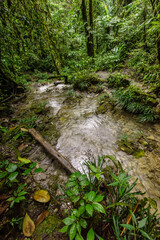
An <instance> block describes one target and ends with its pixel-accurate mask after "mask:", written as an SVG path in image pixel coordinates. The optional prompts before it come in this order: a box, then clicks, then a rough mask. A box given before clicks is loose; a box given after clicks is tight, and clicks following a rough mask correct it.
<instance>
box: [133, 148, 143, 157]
mask: <svg viewBox="0 0 160 240" xmlns="http://www.w3.org/2000/svg"><path fill="white" fill-rule="evenodd" d="M134 156H135V157H136V158H141V157H144V156H145V151H144V150H141V149H139V150H138V151H137V152H136V153H135V154H134Z"/></svg>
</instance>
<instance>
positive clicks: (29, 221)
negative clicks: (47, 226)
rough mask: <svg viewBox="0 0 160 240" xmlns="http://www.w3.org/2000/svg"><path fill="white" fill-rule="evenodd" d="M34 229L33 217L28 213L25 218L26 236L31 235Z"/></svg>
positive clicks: (24, 232) (24, 228)
mask: <svg viewBox="0 0 160 240" xmlns="http://www.w3.org/2000/svg"><path fill="white" fill-rule="evenodd" d="M34 230H35V224H34V222H33V221H32V219H31V218H30V216H29V215H28V213H26V215H25V217H24V220H23V234H24V235H25V236H26V237H31V236H32V234H33V232H34Z"/></svg>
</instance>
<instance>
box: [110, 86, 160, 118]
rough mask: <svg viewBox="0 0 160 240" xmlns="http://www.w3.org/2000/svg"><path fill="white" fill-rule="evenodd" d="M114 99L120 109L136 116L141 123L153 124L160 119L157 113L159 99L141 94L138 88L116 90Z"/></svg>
mask: <svg viewBox="0 0 160 240" xmlns="http://www.w3.org/2000/svg"><path fill="white" fill-rule="evenodd" d="M113 99H114V101H115V103H116V104H117V105H118V106H119V107H120V108H122V109H124V110H127V111H128V112H130V113H133V114H136V115H137V116H138V119H139V120H140V121H141V122H153V121H155V120H156V119H157V118H158V116H157V114H156V112H155V107H156V105H157V104H158V102H157V99H156V98H155V97H154V96H151V95H149V94H147V93H144V92H141V91H140V90H139V88H137V87H133V86H129V87H128V88H126V89H124V88H119V89H116V90H115V91H114V93H113Z"/></svg>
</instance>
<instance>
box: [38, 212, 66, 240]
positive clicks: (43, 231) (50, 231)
mask: <svg viewBox="0 0 160 240" xmlns="http://www.w3.org/2000/svg"><path fill="white" fill-rule="evenodd" d="M61 227H62V220H61V219H60V218H59V217H58V216H56V215H50V216H48V217H47V218H46V219H45V220H44V221H43V222H42V223H41V224H40V225H39V226H38V227H37V228H36V230H35V232H34V239H36V240H42V239H44V237H45V236H46V235H49V236H50V237H53V235H54V233H55V232H58V231H59V230H60V228H61ZM47 239H48V238H47ZM52 239H53V238H52Z"/></svg>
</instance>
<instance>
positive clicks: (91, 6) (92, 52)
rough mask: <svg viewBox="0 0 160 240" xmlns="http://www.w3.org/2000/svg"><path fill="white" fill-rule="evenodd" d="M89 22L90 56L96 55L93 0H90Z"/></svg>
mask: <svg viewBox="0 0 160 240" xmlns="http://www.w3.org/2000/svg"><path fill="white" fill-rule="evenodd" d="M89 23H90V32H89V44H90V49H89V50H90V52H89V56H90V57H94V38H93V2H92V0H89Z"/></svg>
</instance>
